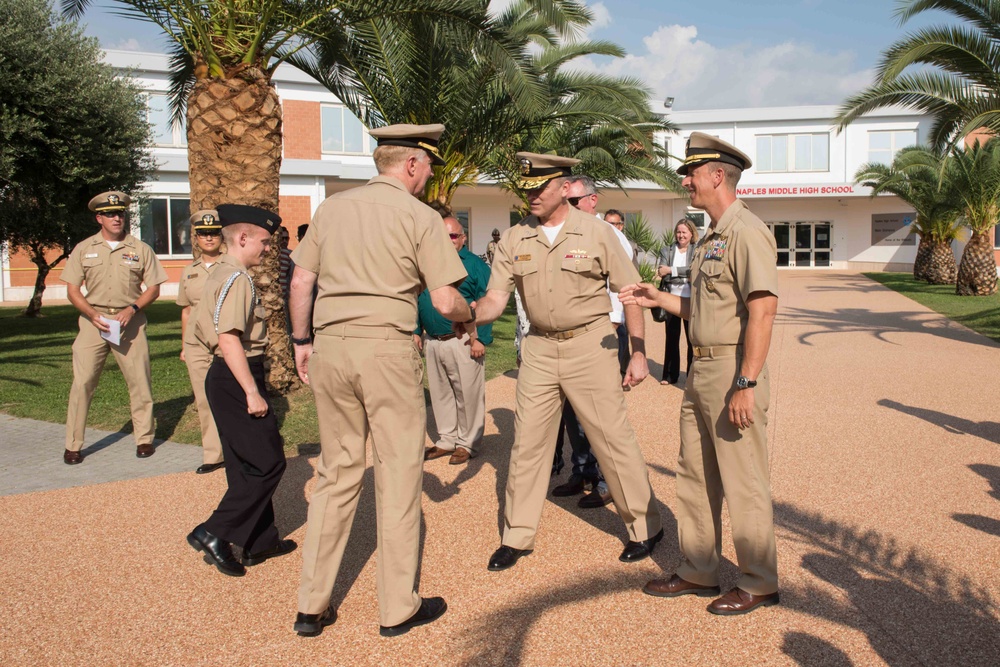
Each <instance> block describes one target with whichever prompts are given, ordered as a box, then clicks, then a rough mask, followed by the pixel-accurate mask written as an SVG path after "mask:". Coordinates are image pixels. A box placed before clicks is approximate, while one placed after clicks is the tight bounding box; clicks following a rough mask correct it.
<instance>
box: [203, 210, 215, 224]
mask: <svg viewBox="0 0 1000 667" xmlns="http://www.w3.org/2000/svg"><path fill="white" fill-rule="evenodd" d="M201 221H202V223H203V224H206V225H214V224H215V216H214V215H212V214H211V213H206V214H205V215H203V216H201Z"/></svg>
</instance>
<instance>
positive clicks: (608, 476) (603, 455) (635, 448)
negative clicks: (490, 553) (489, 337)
mask: <svg viewBox="0 0 1000 667" xmlns="http://www.w3.org/2000/svg"><path fill="white" fill-rule="evenodd" d="M521 358H522V363H521V368H520V370H519V371H518V378H517V399H516V406H517V409H516V413H515V416H514V447H513V449H512V450H511V453H510V471H509V473H508V475H507V500H506V505H505V507H504V532H503V544H505V545H507V546H509V547H514V548H515V549H532V548H534V544H535V532H536V531H537V529H538V522H539V521H540V519H541V516H542V506H543V504H544V502H545V493H546V491H547V490H548V487H549V476H550V473H551V471H552V457H553V454H554V452H555V442H556V431H557V430H558V428H559V417H560V415H561V414H562V404H563V400H564V399H568V400H569V401H570V403H571V404H572V405H573V408H574V410H575V411H576V416H577V419H578V420H579V421H580V424H581V425H582V426H583V430H584V432H585V433H586V434H587V438H588V439H589V440H590V446H591V449H592V450H593V452H594V455H595V456H596V457H597V461H598V463H599V464H600V466H601V471H602V472H603V473H604V479H605V481H606V482H607V484H608V489H609V490H610V492H611V497H612V499H613V500H614V503H615V508H616V509H617V510H618V514H619V515H620V516H621V517H622V519H623V520H624V521H625V525H626V527H627V528H628V535H629V539H630V540H645V539H648V538H649V537H651V536H653V535H655V534H656V533H658V532H659V531H660V530H661V528H662V525H661V523H660V510H659V508H658V507H657V504H656V498H655V497H654V496H653V489H652V488H651V487H650V485H649V476H648V474H647V472H646V462H645V460H644V459H643V457H642V451H641V450H640V449H639V443H638V442H637V441H636V437H635V432H634V431H633V430H632V426H631V425H630V424H629V422H628V418H627V416H626V407H625V396H624V393H623V392H622V388H621V374H620V373H619V372H618V336H617V335H616V333H615V329H614V327H613V326H612V325H611V322H610V320H608V321H605V322H604V323H602V324H601V325H600V326H598V327H596V328H595V329H593V330H591V331H587V332H586V333H584V334H582V335H579V336H574V337H573V338H569V339H567V340H555V339H550V338H544V337H542V336H539V335H536V334H529V335H528V336H526V337H525V338H524V340H523V341H522V342H521Z"/></svg>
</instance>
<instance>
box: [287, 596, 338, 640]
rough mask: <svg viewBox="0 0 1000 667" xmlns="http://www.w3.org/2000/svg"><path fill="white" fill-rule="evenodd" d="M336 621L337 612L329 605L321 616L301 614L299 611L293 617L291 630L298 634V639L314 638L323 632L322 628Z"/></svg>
mask: <svg viewBox="0 0 1000 667" xmlns="http://www.w3.org/2000/svg"><path fill="white" fill-rule="evenodd" d="M336 620H337V610H336V609H334V608H333V605H332V604H331V605H330V606H329V607H327V608H326V609H324V610H323V613H322V614H303V613H302V612H301V611H300V612H299V613H298V614H296V615H295V625H293V626H292V628H293V629H294V630H295V632H297V633H299V637H316V636H318V635H319V633H321V632H323V628H325V627H326V626H328V625H333V624H334V623H335V622H336Z"/></svg>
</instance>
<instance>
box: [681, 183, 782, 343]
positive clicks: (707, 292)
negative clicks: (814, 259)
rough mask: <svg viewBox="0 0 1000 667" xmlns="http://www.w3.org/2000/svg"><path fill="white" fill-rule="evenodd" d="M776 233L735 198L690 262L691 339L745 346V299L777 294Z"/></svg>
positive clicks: (699, 341)
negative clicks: (751, 296)
mask: <svg viewBox="0 0 1000 667" xmlns="http://www.w3.org/2000/svg"><path fill="white" fill-rule="evenodd" d="M777 257H778V250H777V247H776V245H775V242H774V235H773V234H771V232H770V231H769V230H768V228H767V226H766V225H765V224H764V223H763V222H761V220H760V218H758V217H757V216H756V215H754V214H753V213H751V212H750V210H749V209H748V208H747V205H746V204H745V203H743V202H742V201H740V200H736V201H735V202H733V204H732V205H731V206H730V207H729V208H728V209H726V212H725V213H724V214H723V215H722V218H721V219H720V220H719V222H718V223H717V224H716V225H715V229H714V230H710V231H709V232H708V234H706V235H705V237H704V238H703V239H702V240H701V241H700V242H699V243H698V245H697V246H696V247H695V250H694V260H693V261H692V262H691V322H690V325H691V344H692V345H697V346H698V347H711V346H713V345H740V344H742V343H743V335H744V333H745V332H746V327H747V318H748V316H749V311H748V310H747V304H746V300H747V297H749V296H750V295H751V294H752V293H753V292H769V293H771V294H774V295H775V296H777V295H778V268H777Z"/></svg>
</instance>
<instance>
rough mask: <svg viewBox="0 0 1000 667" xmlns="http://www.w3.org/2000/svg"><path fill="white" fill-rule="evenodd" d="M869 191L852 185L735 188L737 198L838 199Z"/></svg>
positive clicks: (749, 186) (751, 186)
mask: <svg viewBox="0 0 1000 667" xmlns="http://www.w3.org/2000/svg"><path fill="white" fill-rule="evenodd" d="M868 193H869V189H868V188H865V187H861V186H859V185H854V184H853V183H833V184H828V185H748V186H745V187H742V188H740V187H738V188H736V196H737V197H838V196H841V197H842V196H844V195H861V194H864V195H867V194H868Z"/></svg>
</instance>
